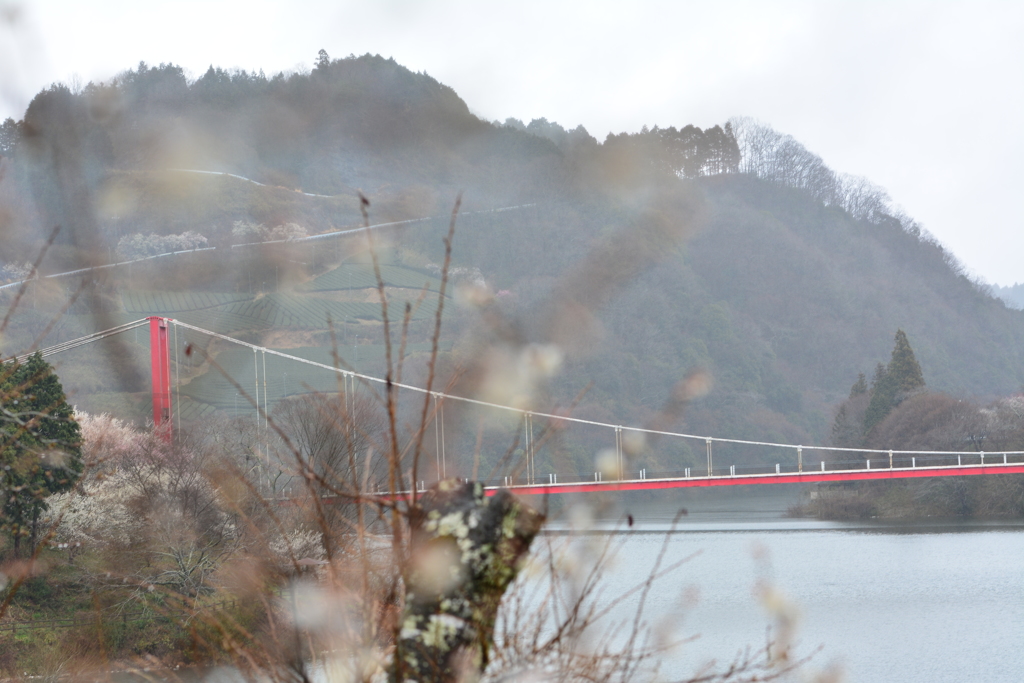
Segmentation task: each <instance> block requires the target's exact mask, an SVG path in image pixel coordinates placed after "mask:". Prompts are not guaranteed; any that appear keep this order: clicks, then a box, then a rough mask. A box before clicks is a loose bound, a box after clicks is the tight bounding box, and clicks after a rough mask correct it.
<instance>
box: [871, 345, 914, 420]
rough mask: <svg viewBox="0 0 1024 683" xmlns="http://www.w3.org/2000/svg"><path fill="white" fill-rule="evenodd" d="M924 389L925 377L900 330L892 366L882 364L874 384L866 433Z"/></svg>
mask: <svg viewBox="0 0 1024 683" xmlns="http://www.w3.org/2000/svg"><path fill="white" fill-rule="evenodd" d="M923 386H924V374H923V373H922V372H921V366H920V365H919V364H918V362H917V359H916V358H915V357H914V351H913V349H911V348H910V342H909V341H908V340H907V335H906V333H905V332H904V331H903V330H897V331H896V344H895V346H894V347H893V350H892V357H891V358H890V359H889V364H888V365H887V366H886V367H885V368H883V367H882V364H881V363H879V364H878V367H877V368H876V369H875V378H874V380H873V381H872V382H871V402H870V403H868V409H867V412H866V413H865V414H864V432H865V433H869V432H870V431H871V430H872V429H873V428H874V426H875V425H877V424H878V423H880V422H881V421H882V420H884V419H885V418H886V416H887V415H888V414H889V413H890V412H892V409H893V408H895V407H896V406H898V405H899V404H900V403H901V402H902V401H903V399H904V398H906V397H907V395H908V394H910V393H911V392H914V391H916V390H918V389H920V388H921V387H923Z"/></svg>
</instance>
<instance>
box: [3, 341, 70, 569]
mask: <svg viewBox="0 0 1024 683" xmlns="http://www.w3.org/2000/svg"><path fill="white" fill-rule="evenodd" d="M82 469H83V466H82V453H81V429H80V428H79V426H78V423H77V422H75V419H74V417H73V410H72V408H71V406H70V405H69V404H68V402H67V398H66V397H65V395H64V388H63V387H62V386H61V384H60V381H59V380H58V379H57V375H56V374H54V372H53V368H52V367H51V366H50V364H49V363H47V362H46V361H44V360H43V357H42V355H41V354H39V353H36V354H35V355H33V356H32V357H30V358H29V359H28V360H27V361H26V362H25V363H24V364H21V363H17V362H11V363H8V364H6V365H3V366H0V529H3V530H5V531H7V532H9V533H10V534H11V535H12V537H13V540H14V552H15V555H17V554H18V553H19V551H20V546H21V540H22V539H23V538H26V537H29V538H30V540H31V542H32V543H33V544H34V543H35V536H36V525H37V523H38V520H39V517H40V514H41V513H42V512H43V511H45V510H46V509H47V505H46V498H47V497H48V496H50V495H51V494H54V493H61V492H64V491H68V490H70V489H71V488H72V487H73V486H74V485H75V483H76V482H77V481H78V478H79V477H80V476H81V474H82Z"/></svg>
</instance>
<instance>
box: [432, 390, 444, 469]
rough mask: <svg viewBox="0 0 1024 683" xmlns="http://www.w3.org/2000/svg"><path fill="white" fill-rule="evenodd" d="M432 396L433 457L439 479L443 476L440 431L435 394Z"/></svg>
mask: <svg viewBox="0 0 1024 683" xmlns="http://www.w3.org/2000/svg"><path fill="white" fill-rule="evenodd" d="M433 397H434V457H435V458H436V459H437V480H438V481H440V480H441V479H442V478H443V477H442V475H441V431H440V429H439V428H438V422H437V394H436V393H434V394H433Z"/></svg>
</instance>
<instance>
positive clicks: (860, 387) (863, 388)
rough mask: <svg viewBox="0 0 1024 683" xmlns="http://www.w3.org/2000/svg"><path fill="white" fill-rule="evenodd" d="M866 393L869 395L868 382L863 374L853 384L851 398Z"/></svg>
mask: <svg viewBox="0 0 1024 683" xmlns="http://www.w3.org/2000/svg"><path fill="white" fill-rule="evenodd" d="M866 393H868V381H867V378H866V377H864V373H863V372H862V373H860V374H858V375H857V381H856V382H854V383H853V386H852V387H850V398H853V397H854V396H860V395H861V394H866Z"/></svg>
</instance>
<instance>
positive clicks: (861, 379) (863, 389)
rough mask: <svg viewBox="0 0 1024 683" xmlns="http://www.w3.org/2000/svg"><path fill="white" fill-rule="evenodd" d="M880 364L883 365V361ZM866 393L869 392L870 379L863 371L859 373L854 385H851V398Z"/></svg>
mask: <svg viewBox="0 0 1024 683" xmlns="http://www.w3.org/2000/svg"><path fill="white" fill-rule="evenodd" d="M879 365H881V363H879ZM866 393H868V380H867V378H866V377H865V376H864V373H863V372H862V373H860V374H858V375H857V381H856V382H854V383H853V386H852V387H850V398H853V397H854V396H860V395H861V394H866Z"/></svg>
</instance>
